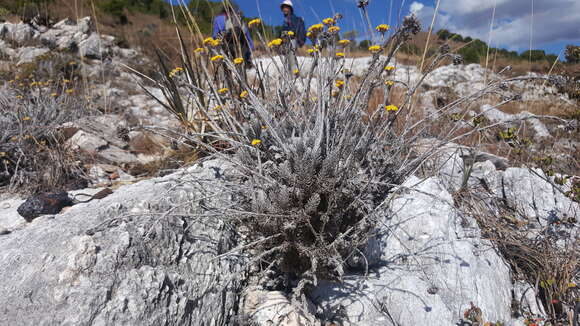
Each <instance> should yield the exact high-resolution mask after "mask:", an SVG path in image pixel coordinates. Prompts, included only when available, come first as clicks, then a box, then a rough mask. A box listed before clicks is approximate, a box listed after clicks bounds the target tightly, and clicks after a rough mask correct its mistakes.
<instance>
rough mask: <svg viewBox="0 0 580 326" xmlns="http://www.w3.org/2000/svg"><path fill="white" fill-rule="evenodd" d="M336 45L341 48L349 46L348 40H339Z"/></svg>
mask: <svg viewBox="0 0 580 326" xmlns="http://www.w3.org/2000/svg"><path fill="white" fill-rule="evenodd" d="M338 44H340V45H342V46H347V45H349V44H350V40H340V41H338Z"/></svg>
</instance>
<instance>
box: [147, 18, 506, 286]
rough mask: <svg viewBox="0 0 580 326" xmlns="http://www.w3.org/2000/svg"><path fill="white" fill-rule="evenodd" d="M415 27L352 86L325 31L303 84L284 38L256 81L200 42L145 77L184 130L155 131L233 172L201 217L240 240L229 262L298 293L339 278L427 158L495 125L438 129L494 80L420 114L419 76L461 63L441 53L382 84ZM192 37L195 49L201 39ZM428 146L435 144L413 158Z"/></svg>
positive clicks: (394, 39) (492, 88) (492, 87)
mask: <svg viewBox="0 0 580 326" xmlns="http://www.w3.org/2000/svg"><path fill="white" fill-rule="evenodd" d="M362 10H365V9H364V8H363V9H362ZM337 21H338V22H337V24H338V23H339V20H337ZM419 29H420V26H419V23H418V20H417V18H416V17H414V16H409V17H407V18H405V19H404V22H403V24H402V25H401V26H400V27H399V28H397V29H393V30H392V32H389V33H387V34H386V35H384V37H383V39H382V42H381V43H380V44H378V46H377V51H376V52H373V53H372V54H371V56H372V58H371V60H370V64H369V66H368V69H367V71H366V72H365V74H363V76H362V77H360V78H355V77H352V74H350V73H349V71H348V70H345V68H346V67H345V63H344V60H343V59H341V58H338V57H337V56H336V55H335V53H336V52H337V51H339V50H340V47H339V46H338V44H336V38H334V37H333V35H332V32H330V31H329V27H328V26H327V27H324V28H323V30H319V31H316V32H315V33H313V36H312V40H313V41H314V42H315V43H316V44H317V46H318V51H314V52H313V53H312V54H311V55H312V59H311V61H310V63H309V65H308V66H303V67H298V68H299V69H298V70H299V71H300V72H301V73H300V76H299V75H297V74H296V73H295V72H294V71H293V69H288V68H287V67H286V65H285V60H287V59H288V58H289V57H290V56H292V52H291V51H288V48H287V44H288V38H289V37H291V36H288V35H286V36H284V37H283V38H284V39H283V40H280V41H279V43H280V44H276V43H275V42H274V43H270V50H269V51H270V52H269V53H268V57H269V58H270V59H271V60H270V62H268V63H267V64H264V65H269V66H270V67H271V68H270V69H269V70H266V69H265V68H264V67H263V65H261V66H259V67H258V70H257V73H256V75H255V76H248V74H247V72H246V71H245V70H244V69H243V68H242V66H241V65H239V64H235V62H234V60H233V59H234V58H229V57H228V56H227V55H226V53H225V52H224V51H223V48H222V47H221V46H219V45H212V42H211V40H209V42H207V43H208V44H209V45H208V46H206V47H205V48H204V49H203V52H200V51H197V52H196V53H195V54H193V55H190V52H188V51H184V52H183V53H182V63H181V64H180V65H181V66H180V67H177V68H175V69H171V68H170V67H168V65H167V64H166V63H165V61H164V60H161V72H160V74H159V75H160V76H161V77H160V78H159V79H157V80H154V79H153V78H151V79H152V81H155V82H157V85H158V87H160V88H161V89H162V91H163V92H164V94H165V96H166V98H167V99H168V103H164V102H163V101H162V99H158V100H159V102H160V103H161V104H162V105H164V107H165V108H166V109H167V110H168V111H169V112H171V113H173V114H174V115H175V116H176V117H177V118H178V119H179V120H180V121H181V122H182V124H183V127H184V128H185V130H186V131H185V132H180V131H176V130H163V131H162V132H163V133H165V134H166V136H168V137H171V138H172V139H173V140H174V141H181V142H183V143H187V144H191V145H192V146H193V147H195V148H196V149H197V150H200V151H201V152H203V155H211V156H212V157H218V158H221V159H222V160H225V161H227V162H229V164H230V166H231V167H232V168H233V169H234V170H236V171H237V177H235V178H234V177H232V179H231V180H230V179H228V180H227V182H229V183H228V184H227V187H225V189H227V191H226V193H227V194H229V197H228V198H229V199H228V201H227V203H223V206H219V205H216V206H215V207H214V206H212V207H208V206H207V204H206V206H205V208H206V210H207V212H206V214H207V216H211V217H212V218H215V217H216V216H218V217H220V218H222V219H224V220H226V221H227V222H229V223H231V224H233V225H236V226H237V227H238V230H239V231H240V233H241V234H242V235H243V237H244V239H245V241H246V245H244V246H243V247H242V248H241V249H238V250H237V251H236V252H235V253H232V254H238V253H239V251H242V252H244V253H246V254H249V253H251V255H252V257H253V258H252V259H251V261H253V262H254V263H256V264H257V265H258V267H259V270H262V271H266V272H273V273H272V274H273V277H274V278H275V279H277V280H280V281H281V282H280V283H279V284H280V285H283V287H284V288H286V289H287V288H288V287H293V288H294V293H295V294H297V295H300V294H302V293H304V291H306V290H307V289H308V288H309V287H310V286H312V285H316V284H317V282H318V280H320V279H331V280H340V279H341V278H342V276H343V275H344V274H345V270H346V268H347V264H346V261H348V260H349V259H351V258H358V259H359V260H360V261H364V257H362V254H361V251H362V248H363V247H364V246H365V245H366V242H367V240H368V239H369V237H371V236H372V235H373V232H374V230H375V226H376V224H377V221H378V218H379V217H380V216H381V215H382V212H383V209H384V204H385V200H386V198H387V195H388V193H389V192H390V191H391V189H392V188H393V187H395V186H396V185H398V184H400V183H401V182H402V181H403V180H404V179H405V178H407V177H408V176H409V175H410V174H412V173H414V172H416V171H417V169H418V168H419V166H420V165H421V164H422V163H423V162H424V161H425V160H426V159H427V158H428V157H430V156H432V155H434V154H435V153H436V152H437V151H438V150H440V149H441V148H442V147H443V146H445V144H447V143H449V142H454V141H459V140H461V139H463V138H465V137H471V136H473V135H477V134H478V133H480V132H482V131H484V130H488V129H491V128H494V127H495V126H497V125H486V126H483V125H481V124H468V125H459V124H449V123H441V119H444V118H445V117H446V116H447V115H448V114H449V113H450V112H455V110H457V108H458V107H460V106H464V105H465V106H467V107H468V104H469V103H472V102H474V101H476V100H478V99H480V98H481V97H483V96H486V95H487V94H489V93H497V92H501V91H502V89H503V84H504V83H509V82H510V81H511V80H510V79H501V78H499V79H498V80H497V81H494V82H491V83H490V84H489V85H488V86H487V87H486V88H484V89H482V90H478V91H476V92H474V93H473V94H470V95H469V96H467V97H463V98H458V99H454V100H451V102H450V103H447V104H446V105H443V106H442V107H440V108H438V109H437V110H436V111H435V112H424V111H423V110H422V109H421V108H419V107H417V103H418V101H417V92H418V90H420V88H421V84H422V81H423V80H424V78H425V77H426V75H427V74H429V73H430V72H432V71H433V70H434V69H435V68H436V67H438V66H439V65H440V64H441V63H442V62H443V61H444V60H446V59H450V60H451V59H453V60H454V61H455V62H456V63H459V62H460V59H461V58H460V57H458V56H455V55H453V54H451V53H448V48H447V47H443V48H442V49H441V50H440V52H437V53H436V54H434V57H433V59H432V60H429V62H428V63H427V64H426V65H425V66H424V75H423V76H422V78H421V79H420V80H419V81H418V82H417V83H416V84H412V85H406V84H404V83H402V82H398V83H397V85H390V84H389V83H385V82H386V81H388V80H390V79H391V78H393V76H392V70H391V69H385V68H386V67H387V66H389V65H390V64H392V63H393V59H394V55H395V54H396V52H397V50H398V49H399V48H400V46H401V45H402V44H404V43H405V42H406V41H407V40H408V39H409V37H410V36H412V35H414V34H416V33H418V32H419ZM313 30H314V29H313ZM259 35H260V34H259ZM195 37H197V39H196V41H197V42H198V43H199V44H201V43H202V40H203V37H202V36H201V35H195ZM181 41H182V42H183V43H185V42H184V41H183V39H182V40H181ZM261 41H262V42H263V43H264V44H268V42H267V41H266V40H264V39H261ZM183 48H184V49H186V48H187V47H185V46H183ZM381 54H385V56H382V55H381ZM280 60H281V61H282V62H281V61H280ZM509 101H510V100H506V101H504V103H508V102H509ZM155 130H156V131H157V132H161V129H160V128H155ZM425 137H431V138H435V140H436V141H433V142H431V143H430V144H432V145H431V146H430V147H429V148H426V149H423V150H422V151H420V152H418V151H415V150H414V149H415V147H416V146H417V144H418V143H419V140H420V139H422V138H425ZM224 182H226V181H224ZM203 191H204V192H205V193H206V194H207V196H210V195H212V194H211V190H207V189H206V190H203ZM216 192H217V191H216ZM216 195H217V194H216ZM220 195H222V196H223V192H222V193H220ZM266 272H265V273H266ZM292 280H298V282H297V283H293V282H292Z"/></svg>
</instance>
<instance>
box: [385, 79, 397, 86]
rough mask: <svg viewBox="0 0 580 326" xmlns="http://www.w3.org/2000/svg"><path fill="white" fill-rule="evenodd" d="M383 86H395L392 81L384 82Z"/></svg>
mask: <svg viewBox="0 0 580 326" xmlns="http://www.w3.org/2000/svg"><path fill="white" fill-rule="evenodd" d="M385 85H387V86H393V85H395V82H394V81H392V80H387V81H386V82H385Z"/></svg>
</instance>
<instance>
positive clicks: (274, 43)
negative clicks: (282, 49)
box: [268, 38, 282, 48]
mask: <svg viewBox="0 0 580 326" xmlns="http://www.w3.org/2000/svg"><path fill="white" fill-rule="evenodd" d="M280 45H282V39H281V38H277V39H274V40H272V41H270V43H268V47H269V48H273V47H277V46H280Z"/></svg>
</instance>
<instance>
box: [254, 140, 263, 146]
mask: <svg viewBox="0 0 580 326" xmlns="http://www.w3.org/2000/svg"><path fill="white" fill-rule="evenodd" d="M261 143H262V141H261V140H259V139H253V140H252V146H258V145H260V144H261Z"/></svg>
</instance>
